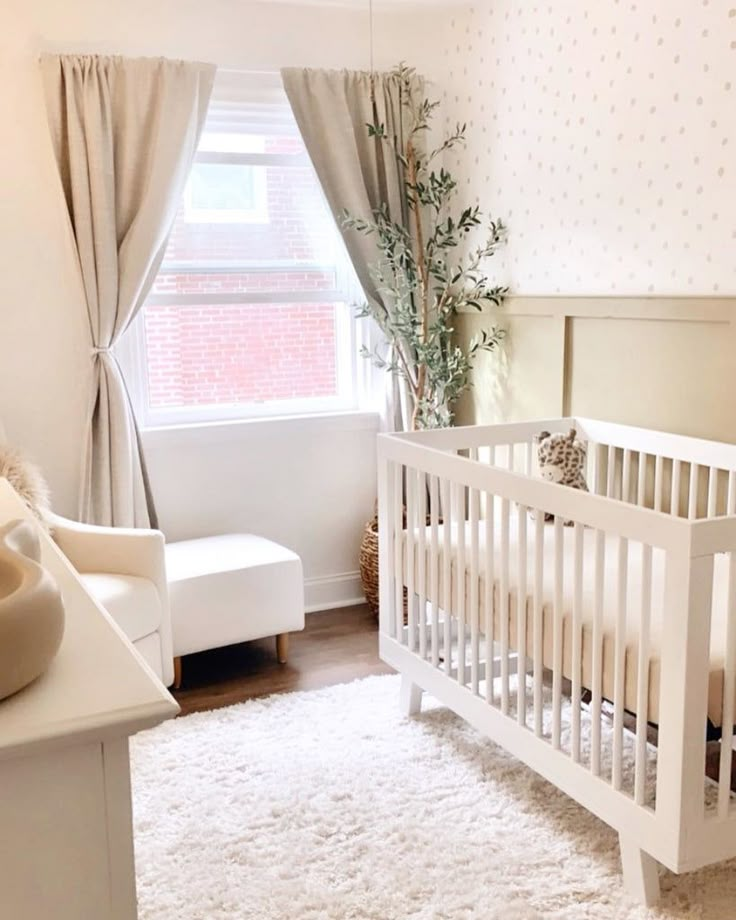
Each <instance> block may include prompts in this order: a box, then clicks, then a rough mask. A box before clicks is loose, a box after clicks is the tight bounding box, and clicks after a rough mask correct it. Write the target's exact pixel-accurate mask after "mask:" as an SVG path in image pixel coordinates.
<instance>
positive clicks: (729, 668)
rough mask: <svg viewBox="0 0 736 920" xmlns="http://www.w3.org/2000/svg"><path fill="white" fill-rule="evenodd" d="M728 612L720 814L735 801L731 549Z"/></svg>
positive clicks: (735, 637) (735, 639) (735, 570)
mask: <svg viewBox="0 0 736 920" xmlns="http://www.w3.org/2000/svg"><path fill="white" fill-rule="evenodd" d="M727 558H728V608H727V609H728V614H727V616H726V660H725V663H724V674H723V715H722V718H721V758H720V764H719V770H718V817H719V818H726V817H727V816H728V812H729V807H730V804H731V758H732V757H733V720H734V693H736V622H734V621H735V620H736V554H734V553H728V555H727Z"/></svg>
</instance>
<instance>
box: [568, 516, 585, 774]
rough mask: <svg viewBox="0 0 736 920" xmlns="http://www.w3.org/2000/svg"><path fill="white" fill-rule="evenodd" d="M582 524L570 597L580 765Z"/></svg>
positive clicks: (574, 740)
mask: <svg viewBox="0 0 736 920" xmlns="http://www.w3.org/2000/svg"><path fill="white" fill-rule="evenodd" d="M584 537H585V532H584V530H583V525H582V524H575V584H574V588H573V596H572V699H571V709H572V732H571V734H572V737H571V752H572V759H573V760H574V761H575V763H580V696H581V692H582V672H583V626H582V624H583V540H584Z"/></svg>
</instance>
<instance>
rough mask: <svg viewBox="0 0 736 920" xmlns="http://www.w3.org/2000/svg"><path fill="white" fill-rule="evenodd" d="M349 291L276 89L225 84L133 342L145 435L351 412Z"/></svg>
mask: <svg viewBox="0 0 736 920" xmlns="http://www.w3.org/2000/svg"><path fill="white" fill-rule="evenodd" d="M218 89H219V91H220V95H218ZM353 284H354V283H353V281H352V274H351V271H350V269H349V266H348V264H347V261H346V256H345V253H344V248H343V245H342V241H341V239H340V236H339V232H338V230H337V228H336V226H335V223H334V220H333V218H332V216H331V214H330V212H329V210H328V207H327V205H326V203H325V201H324V199H323V196H322V192H321V189H320V186H319V183H318V181H317V178H316V175H315V173H314V170H313V168H312V166H311V163H310V162H309V159H308V157H307V155H306V152H305V149H304V145H303V143H302V140H301V138H300V136H299V133H298V130H297V128H296V124H295V122H294V120H293V116H292V114H291V111H290V109H289V107H288V103H287V102H286V98H285V96H284V95H283V91H282V90H281V88H280V86H278V85H276V84H275V78H270V79H269V80H268V81H265V80H264V78H263V77H260V78H258V79H256V78H254V77H252V76H249V75H246V74H242V75H235V74H228V75H226V77H225V78H224V80H223V79H221V80H220V83H219V86H216V89H215V94H214V96H213V102H212V104H211V105H210V110H209V113H208V118H207V123H206V126H205V131H204V132H203V136H202V140H201V142H200V146H199V151H198V154H197V157H196V162H195V163H194V166H193V168H192V172H191V175H190V179H189V182H188V185H187V188H186V191H185V193H184V196H183V200H182V202H181V205H180V208H179V210H178V213H177V216H176V220H175V223H174V227H173V230H172V233H171V236H170V238H169V243H168V246H167V250H166V254H165V257H164V260H163V262H162V265H161V268H160V270H159V273H158V276H157V278H156V281H155V283H154V285H153V288H152V291H151V294H150V295H149V298H148V300H147V302H146V305H145V308H144V310H143V311H142V314H143V319H142V322H141V323H139V324H138V327H137V332H136V335H134V338H136V337H137V347H138V353H139V359H138V362H137V364H138V368H139V373H138V374H137V375H136V374H135V373H133V375H132V376H133V377H134V378H136V377H137V380H136V381H135V382H134V386H133V387H132V389H133V390H134V391H135V395H134V398H135V401H136V402H137V403H138V409H139V412H140V413H141V416H142V422H143V424H144V425H161V424H163V425H166V424H176V423H185V422H188V421H211V420H217V419H227V418H240V417H251V416H264V415H283V414H300V413H307V412H308V413H313V412H321V411H330V410H341V409H349V408H354V407H355V358H354V354H355V347H354V341H353V323H354V321H353V318H352V309H351V307H350V300H351V299H352V295H353V294H354V287H353Z"/></svg>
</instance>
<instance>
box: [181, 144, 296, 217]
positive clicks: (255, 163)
mask: <svg viewBox="0 0 736 920" xmlns="http://www.w3.org/2000/svg"><path fill="white" fill-rule="evenodd" d="M264 156H266V155H265V154H259V153H225V154H217V153H212V152H209V151H202V152H200V153H197V154H196V155H195V157H194V162H195V164H196V163H205V164H209V165H216V166H247V167H249V168H250V169H252V170H253V197H254V203H253V207H252V208H241V209H240V210H236V209H232V210H228V209H226V208H195V207H194V206H193V205H192V186H191V180H190V181H188V182H187V184H186V188H185V190H184V220H185V221H186V222H187V223H192V224H265V223H268V193H267V187H266V174H265V172H264V167H265V166H266V165H274V164H267V163H264V162H263V157H264ZM278 159H279V160H280V161H281V162H283V161H284V160H286V159H287V158H286V157H283V156H279V157H278ZM294 160H295V158H294V157H291V158H290V159H288V165H289V166H293V165H295V164H294Z"/></svg>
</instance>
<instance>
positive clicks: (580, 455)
mask: <svg viewBox="0 0 736 920" xmlns="http://www.w3.org/2000/svg"><path fill="white" fill-rule="evenodd" d="M576 435H577V432H576V431H575V429H574V428H571V429H570V433H569V434H550V433H549V431H540V432H539V434H538V435H537V438H536V440H537V461H538V462H539V472H540V474H541V476H542V479H546V480H547V481H548V482H557V483H559V484H560V485H563V486H569V487H570V488H571V489H582V490H583V492H587V491H588V484H587V483H586V481H585V473H584V470H585V461H586V457H587V452H586V447H585V444H583V442H582V441H577V440H576ZM544 519H545V521H551V520H553V519H554V515H552V514H549V513H545V515H544ZM572 523H573V522H572V521H565V524H566V525H570V524H572Z"/></svg>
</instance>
